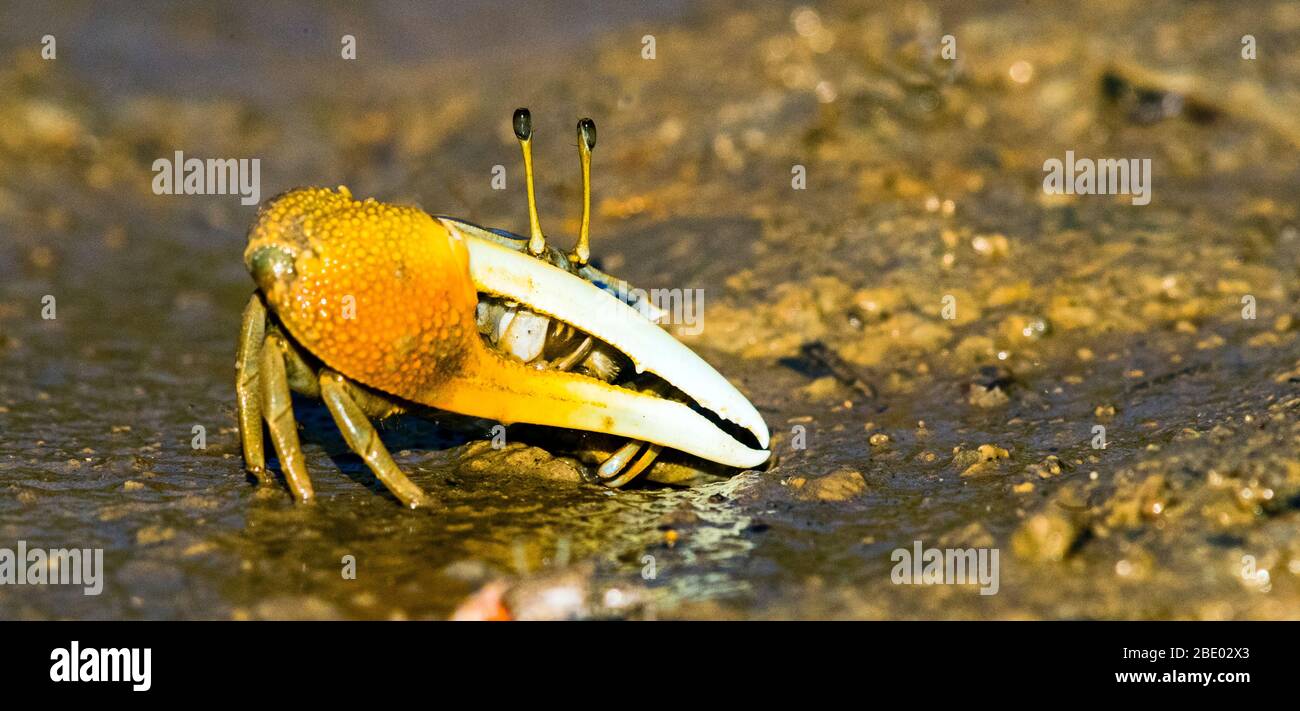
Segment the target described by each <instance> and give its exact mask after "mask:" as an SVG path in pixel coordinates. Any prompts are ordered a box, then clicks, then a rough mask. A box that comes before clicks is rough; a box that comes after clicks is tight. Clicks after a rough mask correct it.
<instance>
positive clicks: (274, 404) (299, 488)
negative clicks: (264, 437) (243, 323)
mask: <svg viewBox="0 0 1300 711" xmlns="http://www.w3.org/2000/svg"><path fill="white" fill-rule="evenodd" d="M287 351H288V344H287V343H285V340H284V336H281V335H280V334H278V333H272V334H270V335H268V336H267V337H266V342H265V344H264V345H263V347H262V416H263V417H265V418H266V424H267V427H268V428H269V429H270V430H271V441H273V442H275V451H276V453H277V454H279V455H280V469H281V471H283V472H284V478H285V481H287V482H288V483H289V488H290V489H291V490H292V491H293V495H294V498H296V499H298V500H299V501H310V500H311V499H312V497H313V495H314V494H313V492H312V488H311V479H310V478H308V477H307V465H306V462H305V458H304V457H303V453H302V445H301V444H299V442H298V423H297V422H296V421H294V419H293V400H292V398H291V396H290V395H289V378H288V375H287V374H286V373H285V367H284V358H285V355H284V354H285V353H286V352H287Z"/></svg>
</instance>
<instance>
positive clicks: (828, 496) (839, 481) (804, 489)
mask: <svg viewBox="0 0 1300 711" xmlns="http://www.w3.org/2000/svg"><path fill="white" fill-rule="evenodd" d="M789 485H790V488H792V489H794V490H795V498H797V499H799V500H801V501H847V500H849V499H852V498H856V497H858V496H860V495H862V493H863V492H865V491H866V490H867V480H866V479H864V478H863V477H862V472H859V471H858V470H856V469H850V468H849V467H840V468H839V469H836V470H835V471H833V472H831V473H829V474H826V475H823V476H819V477H813V478H808V477H804V476H796V477H791V478H790V480H789Z"/></svg>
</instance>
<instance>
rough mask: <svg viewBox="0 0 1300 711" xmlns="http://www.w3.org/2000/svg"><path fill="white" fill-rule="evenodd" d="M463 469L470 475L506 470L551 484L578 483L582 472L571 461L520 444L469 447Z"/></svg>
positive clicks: (475, 445)
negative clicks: (496, 447) (559, 482)
mask: <svg viewBox="0 0 1300 711" xmlns="http://www.w3.org/2000/svg"><path fill="white" fill-rule="evenodd" d="M460 466H461V467H462V468H463V469H464V470H465V471H470V472H492V471H505V472H508V473H511V474H524V475H528V476H535V477H537V478H540V479H548V480H551V481H561V482H572V483H575V484H576V483H578V482H580V481H582V471H581V470H580V469H579V465H578V463H577V462H575V461H574V460H572V459H568V458H563V457H555V456H553V455H552V454H551V453H550V452H547V451H546V450H544V449H542V448H540V447H531V446H528V445H525V444H522V443H520V442H511V443H510V444H507V445H506V446H505V447H503V448H501V449H495V448H493V447H492V445H491V444H490V443H488V442H486V441H485V442H483V443H481V444H480V443H474V444H471V445H469V446H467V447H466V451H465V454H464V455H463V456H462V458H461V464H460Z"/></svg>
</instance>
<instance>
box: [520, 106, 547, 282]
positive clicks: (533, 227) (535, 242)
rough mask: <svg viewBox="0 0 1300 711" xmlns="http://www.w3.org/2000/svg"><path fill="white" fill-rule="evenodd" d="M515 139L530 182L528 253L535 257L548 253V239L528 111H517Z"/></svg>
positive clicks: (530, 117)
mask: <svg viewBox="0 0 1300 711" xmlns="http://www.w3.org/2000/svg"><path fill="white" fill-rule="evenodd" d="M514 128H515V138H518V139H519V148H520V149H521V150H522V151H523V152H524V178H525V180H526V181H527V182H528V252H529V254H532V255H533V256H534V257H537V256H541V254H542V252H544V251H546V237H545V236H544V235H543V234H542V223H541V220H539V219H538V218H537V192H536V189H535V188H534V187H533V115H532V114H530V113H528V109H523V108H519V109H515V118H514Z"/></svg>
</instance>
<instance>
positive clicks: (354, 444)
mask: <svg viewBox="0 0 1300 711" xmlns="http://www.w3.org/2000/svg"><path fill="white" fill-rule="evenodd" d="M352 390H354V388H353V386H352V384H351V383H349V382H348V381H347V379H346V378H344V377H343V376H341V375H339V374H338V373H335V372H333V371H325V372H324V373H322V374H321V376H320V391H321V398H322V399H323V400H324V401H325V406H326V407H328V408H329V411H330V414H331V415H333V416H334V422H335V424H337V425H338V427H339V431H340V432H342V433H343V439H345V440H347V443H348V446H349V447H351V448H352V451H354V452H356V453H357V454H359V455H360V456H361V458H362V459H363V460H365V462H366V465H367V466H369V467H370V471H372V472H374V474H375V477H376V478H377V479H379V481H380V482H382V483H383V485H384V486H386V487H388V490H389V491H391V492H393V495H394V496H396V497H397V498H398V500H400V501H401V502H402V504H403V505H404V506H406V507H407V508H411V509H414V508H419V507H422V506H428V505H429V504H432V503H434V501H433V500H432V499H431V498H430V497H429V496H428V495H427V494H425V493H424V491H422V490H421V489H420V487H419V486H417V485H416V484H415V482H413V481H411V480H410V479H409V478H407V476H406V475H405V474H403V473H402V470H401V469H398V468H397V463H396V462H394V461H393V458H392V456H391V455H389V454H388V450H387V449H386V448H385V447H384V443H383V442H382V441H381V440H380V439H379V433H378V432H376V431H375V427H374V425H372V424H370V420H369V419H367V418H366V413H365V412H363V411H362V408H361V406H360V405H358V404H357V402H356V400H354V399H353V398H352V395H351V391H352Z"/></svg>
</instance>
